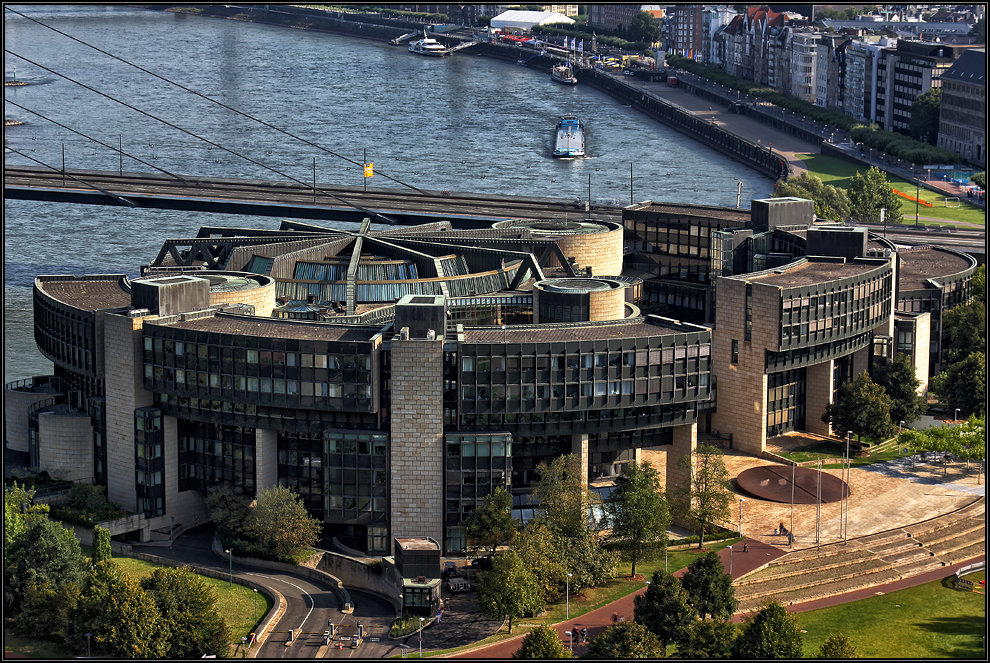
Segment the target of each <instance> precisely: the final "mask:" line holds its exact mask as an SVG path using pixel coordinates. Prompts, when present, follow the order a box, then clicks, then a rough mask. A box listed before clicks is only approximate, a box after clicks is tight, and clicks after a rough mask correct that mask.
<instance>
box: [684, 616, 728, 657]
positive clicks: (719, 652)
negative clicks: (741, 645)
mask: <svg viewBox="0 0 990 663" xmlns="http://www.w3.org/2000/svg"><path fill="white" fill-rule="evenodd" d="M735 639H736V625H735V624H733V623H732V622H731V621H730V620H728V619H701V620H698V621H695V622H693V623H692V624H691V628H690V629H688V633H687V637H686V638H685V639H684V640H683V641H682V642H680V643H678V645H677V652H676V653H675V654H674V656H675V658H690V659H695V660H698V659H704V658H732V645H733V644H734V642H735Z"/></svg>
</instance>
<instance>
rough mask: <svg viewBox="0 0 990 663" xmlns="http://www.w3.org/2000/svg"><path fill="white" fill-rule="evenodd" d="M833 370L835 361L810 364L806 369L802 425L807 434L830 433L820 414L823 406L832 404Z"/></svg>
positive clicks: (828, 426) (829, 428)
mask: <svg viewBox="0 0 990 663" xmlns="http://www.w3.org/2000/svg"><path fill="white" fill-rule="evenodd" d="M834 369H835V361H834V360H832V359H830V360H828V361H823V362H822V363H820V364H812V365H811V366H809V367H808V369H807V382H806V387H805V415H804V425H805V429H806V430H807V431H808V432H809V433H816V434H817V435H830V434H831V433H832V427H831V426H830V425H829V424H826V423H825V422H824V421H822V414H823V413H824V412H825V406H826V405H828V404H829V403H831V402H832V389H833V386H834V385H833V384H832V379H833V376H834V375H835V371H834Z"/></svg>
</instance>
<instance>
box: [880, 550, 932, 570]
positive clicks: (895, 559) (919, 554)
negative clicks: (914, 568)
mask: <svg viewBox="0 0 990 663" xmlns="http://www.w3.org/2000/svg"><path fill="white" fill-rule="evenodd" d="M934 556H935V553H933V552H932V551H930V550H927V549H925V548H915V549H914V550H912V551H910V552H905V553H903V554H899V555H884V556H883V557H881V559H883V561H885V562H887V563H888V564H890V565H891V566H903V565H904V564H912V563H914V562H916V561H918V560H928V559H931V558H933V557H934Z"/></svg>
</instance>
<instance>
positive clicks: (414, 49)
mask: <svg viewBox="0 0 990 663" xmlns="http://www.w3.org/2000/svg"><path fill="white" fill-rule="evenodd" d="M409 52H410V53H419V54H420V55H429V56H432V57H443V56H444V55H447V54H448V53H449V52H450V51H448V50H447V48H446V47H445V46H444V45H443V44H441V43H440V42H438V41H437V40H436V39H434V38H433V37H427V36H426V33H425V32H424V33H423V38H422V39H417V40H416V41H414V42H412V43H411V44H409Z"/></svg>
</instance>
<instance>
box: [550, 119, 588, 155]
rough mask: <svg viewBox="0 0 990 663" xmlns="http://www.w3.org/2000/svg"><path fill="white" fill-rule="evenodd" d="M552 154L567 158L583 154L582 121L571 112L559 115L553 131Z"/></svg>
mask: <svg viewBox="0 0 990 663" xmlns="http://www.w3.org/2000/svg"><path fill="white" fill-rule="evenodd" d="M555 136H556V138H555V142H554V147H553V156H554V157H555V158H557V159H569V158H573V157H583V156H584V123H583V122H581V120H579V119H578V118H577V115H574V114H573V113H567V114H566V115H561V116H560V121H559V122H558V123H557V130H556V132H555Z"/></svg>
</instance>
